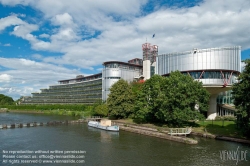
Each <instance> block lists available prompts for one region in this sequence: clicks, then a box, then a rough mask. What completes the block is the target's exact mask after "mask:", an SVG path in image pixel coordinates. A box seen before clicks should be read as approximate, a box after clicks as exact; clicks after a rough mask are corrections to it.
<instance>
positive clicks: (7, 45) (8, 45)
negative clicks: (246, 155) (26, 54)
mask: <svg viewBox="0 0 250 166" xmlns="http://www.w3.org/2000/svg"><path fill="white" fill-rule="evenodd" d="M3 46H5V47H10V46H11V44H10V43H6V44H4V45H3Z"/></svg>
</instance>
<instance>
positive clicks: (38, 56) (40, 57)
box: [31, 54, 43, 60]
mask: <svg viewBox="0 0 250 166" xmlns="http://www.w3.org/2000/svg"><path fill="white" fill-rule="evenodd" d="M31 57H32V58H34V59H38V60H41V59H43V56H42V55H40V54H33V55H32V56H31Z"/></svg>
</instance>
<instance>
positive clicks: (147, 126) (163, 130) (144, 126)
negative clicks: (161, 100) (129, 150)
mask: <svg viewBox="0 0 250 166" xmlns="http://www.w3.org/2000/svg"><path fill="white" fill-rule="evenodd" d="M114 122H115V123H117V124H119V123H120V124H122V125H123V126H130V127H132V126H137V128H141V129H143V130H145V129H146V130H152V131H158V132H159V133H167V132H168V130H169V129H168V128H167V127H158V126H155V125H153V124H135V123H134V122H132V121H129V120H128V121H126V120H114ZM132 128H133V127H132ZM193 129H194V131H192V132H191V134H190V135H194V136H199V137H204V138H209V139H217V140H223V141H231V142H238V143H244V144H250V140H248V139H242V138H235V137H227V136H222V135H215V134H211V133H207V132H197V131H196V130H195V128H193ZM125 130H126V128H125ZM127 130H128V129H127ZM135 132H136V131H135Z"/></svg>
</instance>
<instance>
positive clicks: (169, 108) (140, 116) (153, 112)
mask: <svg viewBox="0 0 250 166" xmlns="http://www.w3.org/2000/svg"><path fill="white" fill-rule="evenodd" d="M208 101H209V93H208V92H207V91H206V89H204V88H203V87H202V83H201V82H198V81H194V80H193V79H192V77H190V76H185V75H183V74H181V73H180V72H179V71H176V72H172V73H171V74H170V76H169V77H161V76H159V75H154V76H153V77H151V78H150V79H149V80H147V81H146V82H145V84H144V86H143V89H142V91H141V93H139V94H138V98H137V100H136V104H135V105H136V106H135V119H136V120H139V121H149V122H161V123H167V124H169V125H174V126H182V125H183V123H184V122H187V121H189V120H194V119H197V118H201V117H202V114H201V112H204V111H207V109H208ZM196 106H199V110H196V109H195V107H196Z"/></svg>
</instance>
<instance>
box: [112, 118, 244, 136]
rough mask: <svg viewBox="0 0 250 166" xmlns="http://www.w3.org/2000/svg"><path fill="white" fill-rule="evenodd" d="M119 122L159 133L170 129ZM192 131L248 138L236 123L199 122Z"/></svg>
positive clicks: (129, 120) (129, 121) (123, 120)
mask: <svg viewBox="0 0 250 166" xmlns="http://www.w3.org/2000/svg"><path fill="white" fill-rule="evenodd" d="M117 121H118V122H121V123H127V124H135V125H140V126H145V127H151V128H155V129H157V130H159V131H161V130H162V131H164V130H168V129H169V127H168V126H167V125H163V124H136V123H135V122H133V120H132V119H121V120H117ZM192 129H193V131H194V132H197V133H203V134H212V135H216V136H226V137H235V138H243V139H246V137H244V136H243V135H242V133H241V132H240V131H239V130H238V129H237V127H236V124H235V122H234V121H211V120H209V121H199V122H195V123H194V124H193V125H192Z"/></svg>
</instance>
